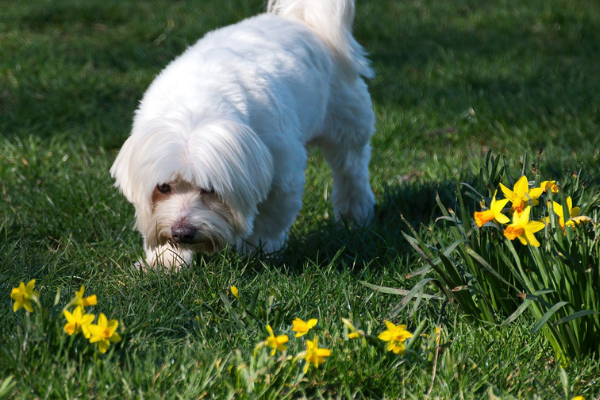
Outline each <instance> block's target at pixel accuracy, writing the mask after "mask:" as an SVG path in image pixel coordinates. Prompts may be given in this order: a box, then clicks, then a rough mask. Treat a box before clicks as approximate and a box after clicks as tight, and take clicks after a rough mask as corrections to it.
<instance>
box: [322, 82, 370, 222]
mask: <svg viewBox="0 0 600 400" xmlns="http://www.w3.org/2000/svg"><path fill="white" fill-rule="evenodd" d="M374 124H375V114H374V112H373V107H372V103H371V98H370V95H369V92H368V89H367V86H366V84H365V83H364V82H363V81H362V79H357V80H356V81H355V83H354V84H352V85H348V84H347V83H344V84H340V85H339V86H337V87H334V90H333V93H332V101H331V102H330V105H329V110H328V116H327V119H326V121H325V126H324V129H323V134H322V135H321V137H320V139H319V140H318V143H319V145H320V147H321V149H322V151H323V155H324V157H325V160H326V161H327V163H328V164H329V166H330V168H331V171H332V174H333V191H332V196H331V199H332V202H333V208H334V214H335V217H336V219H337V220H339V219H341V218H342V217H346V218H349V219H352V220H354V221H355V222H356V223H358V224H360V225H362V224H368V223H370V222H371V220H372V218H373V214H374V206H375V196H374V195H373V192H372V190H371V185H370V183H369V162H370V160H371V146H370V144H369V141H370V139H371V136H372V135H373V133H374V131H375V128H374Z"/></svg>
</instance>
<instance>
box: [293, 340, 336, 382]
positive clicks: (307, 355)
mask: <svg viewBox="0 0 600 400" xmlns="http://www.w3.org/2000/svg"><path fill="white" fill-rule="evenodd" d="M330 355H331V350H328V349H323V348H319V338H318V337H315V338H314V340H312V341H311V340H307V341H306V351H305V352H303V353H300V355H299V356H301V357H302V358H303V359H304V360H305V361H306V365H305V366H304V373H305V374H306V373H307V372H308V367H309V366H310V364H311V363H312V364H314V365H315V368H318V367H319V364H323V363H324V362H325V357H329V356H330Z"/></svg>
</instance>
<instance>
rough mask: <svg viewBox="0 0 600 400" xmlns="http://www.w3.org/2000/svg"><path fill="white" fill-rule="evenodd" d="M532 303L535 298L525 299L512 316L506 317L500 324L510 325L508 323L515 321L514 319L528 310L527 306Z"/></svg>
mask: <svg viewBox="0 0 600 400" xmlns="http://www.w3.org/2000/svg"><path fill="white" fill-rule="evenodd" d="M531 303H533V300H525V301H524V302H523V304H521V305H520V306H519V307H518V308H517V310H516V311H515V312H514V313H512V314H511V315H510V317H508V318H506V319H505V320H504V321H503V322H502V323H501V324H500V326H504V325H508V324H510V323H511V322H513V321H514V320H516V319H517V318H519V316H520V315H521V314H523V311H525V310H527V308H528V307H529V306H530V305H531Z"/></svg>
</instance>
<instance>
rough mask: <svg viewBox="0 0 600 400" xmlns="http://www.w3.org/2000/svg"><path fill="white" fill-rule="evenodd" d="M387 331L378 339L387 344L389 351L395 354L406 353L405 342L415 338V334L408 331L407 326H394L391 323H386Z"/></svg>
mask: <svg viewBox="0 0 600 400" xmlns="http://www.w3.org/2000/svg"><path fill="white" fill-rule="evenodd" d="M385 325H386V327H387V329H386V330H385V331H383V332H381V333H380V334H379V336H377V338H378V339H380V340H383V341H384V342H388V343H387V350H388V351H393V352H394V353H395V354H403V353H404V350H405V348H404V345H403V344H402V343H403V342H405V341H406V339H409V338H411V337H413V334H412V333H410V332H408V331H407V330H406V325H394V324H393V323H392V322H390V321H385Z"/></svg>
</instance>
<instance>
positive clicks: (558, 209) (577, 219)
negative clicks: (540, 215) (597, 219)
mask: <svg viewBox="0 0 600 400" xmlns="http://www.w3.org/2000/svg"><path fill="white" fill-rule="evenodd" d="M566 200H567V207H568V208H569V219H568V220H567V222H566V225H567V226H570V227H571V228H574V227H575V224H577V225H579V224H580V223H582V222H591V221H592V219H591V218H590V217H586V216H585V215H579V213H580V212H581V209H580V208H579V207H573V199H571V196H569V197H567V199H566ZM552 211H554V214H556V215H558V218H559V221H558V223H559V224H560V227H561V228H563V230H564V229H565V212H564V210H563V207H562V205H560V204H558V203H557V202H555V201H553V202H552ZM549 219H550V218H549V217H548V218H546V222H548V221H549Z"/></svg>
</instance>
